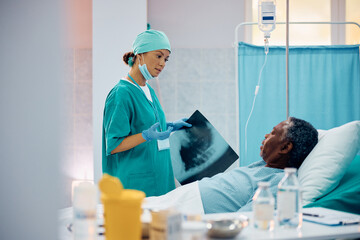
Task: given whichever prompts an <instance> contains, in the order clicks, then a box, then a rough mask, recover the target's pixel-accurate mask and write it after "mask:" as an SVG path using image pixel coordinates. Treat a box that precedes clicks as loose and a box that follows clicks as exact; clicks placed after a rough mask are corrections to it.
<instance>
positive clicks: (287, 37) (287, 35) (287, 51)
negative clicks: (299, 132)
mask: <svg viewBox="0 0 360 240" xmlns="http://www.w3.org/2000/svg"><path fill="white" fill-rule="evenodd" d="M288 118H289V0H286V119H288Z"/></svg>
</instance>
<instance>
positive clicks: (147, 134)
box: [142, 122, 173, 141]
mask: <svg viewBox="0 0 360 240" xmlns="http://www.w3.org/2000/svg"><path fill="white" fill-rule="evenodd" d="M159 125H160V123H159V122H157V123H155V124H154V125H152V126H151V127H150V128H149V129H147V130H144V131H142V137H143V138H144V139H145V140H146V141H151V140H154V139H158V140H164V139H166V138H168V137H169V136H170V133H171V132H172V130H173V127H172V126H166V127H167V130H166V131H165V132H158V131H157V130H156V129H157V128H158V127H159Z"/></svg>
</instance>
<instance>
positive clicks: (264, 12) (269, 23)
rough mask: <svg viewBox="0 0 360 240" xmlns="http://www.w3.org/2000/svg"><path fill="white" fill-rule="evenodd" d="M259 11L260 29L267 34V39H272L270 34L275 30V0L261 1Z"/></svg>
mask: <svg viewBox="0 0 360 240" xmlns="http://www.w3.org/2000/svg"><path fill="white" fill-rule="evenodd" d="M258 11H259V12H258V25H259V29H260V30H261V31H263V32H264V33H265V37H270V32H272V31H273V30H274V29H275V21H276V3H275V0H259V3H258Z"/></svg>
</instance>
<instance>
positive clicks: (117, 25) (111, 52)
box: [93, 0, 147, 183]
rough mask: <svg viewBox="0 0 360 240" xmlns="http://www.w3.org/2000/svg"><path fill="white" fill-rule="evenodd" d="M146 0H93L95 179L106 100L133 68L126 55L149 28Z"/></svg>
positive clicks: (96, 179)
mask: <svg viewBox="0 0 360 240" xmlns="http://www.w3.org/2000/svg"><path fill="white" fill-rule="evenodd" d="M146 9H147V6H146V0H133V1H122V0H121V1H119V0H107V1H103V0H93V137H94V172H95V173H94V181H95V183H97V182H98V180H99V179H100V178H101V175H102V164H101V158H102V156H101V146H102V116H103V109H104V104H105V99H106V96H107V94H108V93H109V91H110V90H111V88H112V87H113V86H115V84H116V83H117V82H118V81H119V79H120V78H121V77H123V76H126V73H127V72H128V71H129V69H128V67H127V66H126V65H125V64H124V62H123V60H122V57H123V55H124V53H125V52H129V51H131V45H132V42H133V40H134V39H135V37H136V35H137V34H138V33H140V32H142V31H144V30H146V24H147V21H146V19H147V15H146Z"/></svg>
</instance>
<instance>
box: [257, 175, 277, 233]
mask: <svg viewBox="0 0 360 240" xmlns="http://www.w3.org/2000/svg"><path fill="white" fill-rule="evenodd" d="M269 187H270V183H269V182H259V183H258V189H257V190H256V192H255V195H254V197H253V214H254V227H255V228H259V229H264V230H272V229H273V227H274V204H275V199H274V196H273V195H272V193H271V191H270V189H269Z"/></svg>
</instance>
